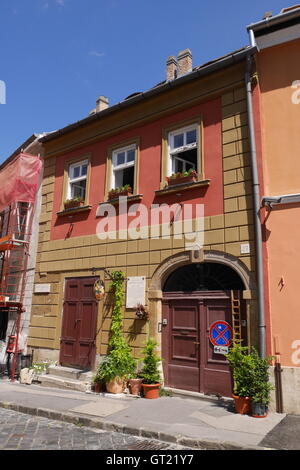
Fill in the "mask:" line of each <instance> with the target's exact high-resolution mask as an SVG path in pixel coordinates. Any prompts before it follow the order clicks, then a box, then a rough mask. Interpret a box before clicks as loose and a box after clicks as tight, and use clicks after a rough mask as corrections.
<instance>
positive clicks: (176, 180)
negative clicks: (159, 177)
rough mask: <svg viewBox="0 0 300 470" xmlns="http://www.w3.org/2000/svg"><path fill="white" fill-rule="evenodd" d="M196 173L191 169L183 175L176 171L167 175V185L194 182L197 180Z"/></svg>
mask: <svg viewBox="0 0 300 470" xmlns="http://www.w3.org/2000/svg"><path fill="white" fill-rule="evenodd" d="M197 176H198V175H197V173H196V172H195V171H192V172H191V173H190V174H188V175H185V176H184V174H183V173H177V174H174V175H172V176H169V177H167V183H168V186H174V185H176V184H184V183H195V182H196V181H197Z"/></svg>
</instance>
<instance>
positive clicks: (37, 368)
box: [29, 361, 52, 375]
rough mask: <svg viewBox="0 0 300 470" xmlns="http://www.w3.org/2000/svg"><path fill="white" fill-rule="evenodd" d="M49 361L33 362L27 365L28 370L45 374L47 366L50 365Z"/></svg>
mask: <svg viewBox="0 0 300 470" xmlns="http://www.w3.org/2000/svg"><path fill="white" fill-rule="evenodd" d="M51 364H52V363H51V362H48V361H46V362H36V363H34V364H32V366H30V367H29V370H34V372H35V373H36V374H37V375H40V374H46V373H47V371H48V369H49V367H50V366H51Z"/></svg>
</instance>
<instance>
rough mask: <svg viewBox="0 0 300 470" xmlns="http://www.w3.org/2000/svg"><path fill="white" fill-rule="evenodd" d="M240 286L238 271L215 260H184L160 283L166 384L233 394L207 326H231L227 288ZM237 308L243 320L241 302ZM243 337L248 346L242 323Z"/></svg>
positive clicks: (237, 289)
mask: <svg viewBox="0 0 300 470" xmlns="http://www.w3.org/2000/svg"><path fill="white" fill-rule="evenodd" d="M244 289H245V285H244V283H243V282H242V280H241V278H240V276H239V274H238V273H237V272H236V271H235V270H234V269H232V268H231V267H230V266H228V265H226V264H221V263H217V262H203V263H193V264H186V265H184V266H180V267H179V268H177V269H176V270H175V271H173V272H171V274H169V275H168V277H167V278H166V279H165V281H164V283H163V286H162V290H163V297H162V356H163V359H164V360H163V369H164V379H165V385H166V386H169V387H172V388H177V389H183V390H190V391H195V392H201V393H204V394H214V395H222V396H231V393H232V382H231V374H230V370H229V366H228V362H227V360H226V357H225V356H224V354H220V353H219V352H216V349H215V348H214V346H213V345H212V343H211V342H210V339H209V330H210V326H211V325H212V324H213V323H214V322H216V321H223V322H226V323H229V324H230V325H231V324H232V309H231V292H230V291H231V290H234V291H242V290H244ZM241 297H242V296H241ZM241 306H242V309H241V313H242V319H245V316H246V312H245V309H244V308H243V304H242V303H241ZM242 324H244V325H245V322H242ZM242 335H243V338H244V344H246V341H247V338H246V327H245V326H244V327H243V328H242Z"/></svg>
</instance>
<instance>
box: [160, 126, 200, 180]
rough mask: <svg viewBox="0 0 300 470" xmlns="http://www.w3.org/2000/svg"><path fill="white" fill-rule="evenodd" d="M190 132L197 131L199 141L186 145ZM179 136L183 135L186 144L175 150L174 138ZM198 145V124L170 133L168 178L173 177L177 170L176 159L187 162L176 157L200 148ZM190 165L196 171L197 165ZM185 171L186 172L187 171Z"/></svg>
mask: <svg viewBox="0 0 300 470" xmlns="http://www.w3.org/2000/svg"><path fill="white" fill-rule="evenodd" d="M190 131H196V139H197V141H196V142H192V143H191V144H187V143H186V136H187V133H188V132H190ZM178 134H183V140H184V142H183V145H182V146H181V147H176V148H174V138H175V136H176V135H178ZM198 143H199V135H198V124H197V123H195V124H191V125H189V126H186V127H181V128H180V129H176V130H174V131H171V132H169V134H168V149H169V159H168V175H167V176H171V175H172V174H173V173H175V169H174V163H175V159H177V160H181V161H182V162H185V160H184V159H182V158H180V157H176V155H177V154H179V153H181V152H184V151H185V150H191V149H197V148H198ZM189 164H190V165H193V166H194V169H195V165H194V164H193V163H191V162H190V163H189ZM184 166H185V165H184ZM183 171H185V169H184V170H183ZM198 171H199V170H198Z"/></svg>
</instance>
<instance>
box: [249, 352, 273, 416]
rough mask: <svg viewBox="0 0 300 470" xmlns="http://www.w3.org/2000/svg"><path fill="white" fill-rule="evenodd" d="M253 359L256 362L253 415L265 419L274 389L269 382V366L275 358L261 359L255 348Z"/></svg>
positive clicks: (252, 402) (253, 385) (252, 403)
mask: <svg viewBox="0 0 300 470" xmlns="http://www.w3.org/2000/svg"><path fill="white" fill-rule="evenodd" d="M252 357H253V360H254V375H253V383H252V392H251V394H252V400H251V415H252V416H253V417H255V418H265V417H266V416H267V411H268V405H269V403H270V394H271V391H272V390H273V389H274V387H273V385H272V384H271V383H270V382H269V366H270V362H271V361H272V359H273V357H272V356H269V357H266V358H261V357H259V355H258V353H257V351H256V350H255V349H254V348H252Z"/></svg>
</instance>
